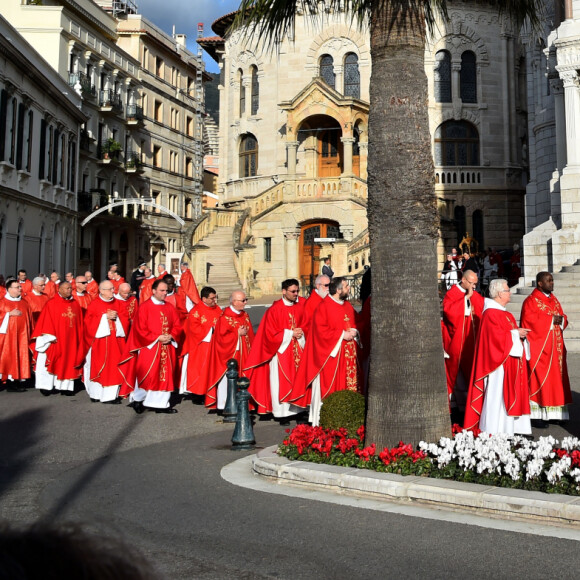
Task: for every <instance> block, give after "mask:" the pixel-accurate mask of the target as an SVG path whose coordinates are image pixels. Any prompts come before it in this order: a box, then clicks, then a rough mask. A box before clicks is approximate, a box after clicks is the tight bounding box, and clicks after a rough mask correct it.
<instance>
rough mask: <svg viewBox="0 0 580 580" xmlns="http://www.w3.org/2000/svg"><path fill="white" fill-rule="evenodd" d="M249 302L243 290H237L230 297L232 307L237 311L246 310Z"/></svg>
mask: <svg viewBox="0 0 580 580" xmlns="http://www.w3.org/2000/svg"><path fill="white" fill-rule="evenodd" d="M247 301H248V300H247V298H246V293H245V292H243V291H242V290H236V291H235V292H232V294H231V296H230V305H231V306H232V307H233V308H235V309H236V310H244V308H245V307H246V303H247Z"/></svg>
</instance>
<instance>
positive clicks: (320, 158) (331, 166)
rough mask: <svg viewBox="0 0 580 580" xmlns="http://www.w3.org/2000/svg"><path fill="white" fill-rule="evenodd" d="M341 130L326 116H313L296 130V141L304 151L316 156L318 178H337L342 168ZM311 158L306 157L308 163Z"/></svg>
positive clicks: (335, 122)
mask: <svg viewBox="0 0 580 580" xmlns="http://www.w3.org/2000/svg"><path fill="white" fill-rule="evenodd" d="M341 137H342V129H341V126H340V123H339V122H338V121H337V120H336V119H333V118H332V117H328V116H327V115H314V116H312V117H309V118H308V119H306V121H304V123H303V124H302V126H301V127H300V129H299V130H298V139H299V141H300V143H301V144H303V145H304V149H305V151H312V152H313V153H314V152H315V154H316V163H313V164H312V165H313V167H316V172H317V176H318V177H339V176H340V175H341V173H342V168H343V148H342V141H341ZM310 159H311V158H310V157H309V156H308V161H309V160H310Z"/></svg>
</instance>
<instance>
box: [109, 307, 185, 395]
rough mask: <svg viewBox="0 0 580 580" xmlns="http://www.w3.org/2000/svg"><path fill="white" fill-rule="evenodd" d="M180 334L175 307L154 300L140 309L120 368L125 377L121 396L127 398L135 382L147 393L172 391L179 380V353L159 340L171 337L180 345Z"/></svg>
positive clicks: (172, 346) (171, 345) (180, 329)
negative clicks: (167, 335)
mask: <svg viewBox="0 0 580 580" xmlns="http://www.w3.org/2000/svg"><path fill="white" fill-rule="evenodd" d="M181 333H182V327H181V322H180V321H179V314H178V313H177V310H176V308H175V307H174V306H173V305H172V304H168V303H167V302H165V303H163V304H159V303H158V302H157V301H156V300H154V299H153V298H151V299H150V300H147V302H145V303H144V304H141V306H139V310H138V311H137V316H136V317H135V319H134V320H133V327H132V328H131V332H130V333H129V339H128V340H127V346H126V349H125V355H124V356H123V359H124V360H123V363H122V364H121V366H120V370H121V372H122V374H123V376H124V377H125V385H124V386H122V387H121V391H120V392H119V395H120V396H126V395H127V394H128V393H129V390H132V389H133V388H134V387H135V381H137V383H138V384H139V386H140V387H141V388H142V389H145V390H146V391H173V389H174V387H175V385H176V384H177V379H178V365H177V349H176V348H175V346H174V345H173V344H171V343H169V344H161V343H160V342H159V341H158V340H157V339H158V338H159V336H160V335H162V334H170V335H171V336H172V337H173V340H174V341H175V342H177V343H178V344H179V341H180V339H181ZM148 347H151V348H148Z"/></svg>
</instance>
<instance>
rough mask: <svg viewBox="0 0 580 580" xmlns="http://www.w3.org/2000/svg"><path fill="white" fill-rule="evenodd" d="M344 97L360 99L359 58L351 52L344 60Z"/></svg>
mask: <svg viewBox="0 0 580 580" xmlns="http://www.w3.org/2000/svg"><path fill="white" fill-rule="evenodd" d="M344 96H345V97H354V98H355V99H358V98H359V97H360V73H359V70H358V56H357V55H356V54H355V53H354V52H349V53H348V54H347V55H346V57H345V59H344Z"/></svg>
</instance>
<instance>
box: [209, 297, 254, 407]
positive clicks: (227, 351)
mask: <svg viewBox="0 0 580 580" xmlns="http://www.w3.org/2000/svg"><path fill="white" fill-rule="evenodd" d="M247 303H248V299H247V298H246V295H245V293H244V292H242V291H241V290H236V291H235V292H232V295H231V296H230V305H229V306H228V307H227V308H225V309H224V311H223V314H222V316H221V317H220V318H219V319H218V321H217V324H216V325H215V330H214V332H213V340H212V341H211V346H210V352H209V362H208V374H207V385H208V389H207V394H206V397H205V405H206V407H209V408H211V409H216V408H217V409H223V408H224V407H225V405H226V400H227V377H226V370H227V364H228V361H229V360H230V359H232V358H233V359H236V361H237V362H238V376H240V377H245V376H246V373H244V371H243V369H244V367H245V366H246V361H247V360H248V356H249V354H250V349H251V347H252V342H253V341H254V329H253V328H252V323H251V321H250V317H249V316H248V313H247V312H245V308H246V304H247Z"/></svg>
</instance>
